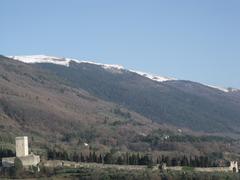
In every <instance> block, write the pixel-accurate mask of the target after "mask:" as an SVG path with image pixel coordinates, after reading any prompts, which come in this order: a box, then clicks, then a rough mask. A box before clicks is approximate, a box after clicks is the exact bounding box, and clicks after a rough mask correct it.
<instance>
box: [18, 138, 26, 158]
mask: <svg viewBox="0 0 240 180" xmlns="http://www.w3.org/2000/svg"><path fill="white" fill-rule="evenodd" d="M24 156H28V137H27V136H22V137H16V157H24Z"/></svg>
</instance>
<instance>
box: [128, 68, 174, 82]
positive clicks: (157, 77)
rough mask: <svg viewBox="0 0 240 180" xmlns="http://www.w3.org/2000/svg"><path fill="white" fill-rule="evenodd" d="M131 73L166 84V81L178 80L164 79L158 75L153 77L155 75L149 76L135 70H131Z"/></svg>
mask: <svg viewBox="0 0 240 180" xmlns="http://www.w3.org/2000/svg"><path fill="white" fill-rule="evenodd" d="M130 71H131V72H134V73H137V74H139V75H141V76H144V77H146V78H149V79H151V80H153V81H158V82H164V81H172V80H176V79H174V78H168V77H163V76H157V75H153V74H149V73H145V72H141V71H135V70H130Z"/></svg>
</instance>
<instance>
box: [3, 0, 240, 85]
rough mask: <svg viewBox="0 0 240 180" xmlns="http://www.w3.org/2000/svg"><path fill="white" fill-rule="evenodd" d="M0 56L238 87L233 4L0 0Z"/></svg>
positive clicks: (239, 48)
mask: <svg viewBox="0 0 240 180" xmlns="http://www.w3.org/2000/svg"><path fill="white" fill-rule="evenodd" d="M0 54H3V55H32V54H46V55H54V56H64V57H73V58H79V59H83V60H93V61H96V62H101V63H111V64H121V65H123V66H125V67H126V68H130V69H135V70H141V71H146V72H152V73H154V74H159V75H164V76H170V77H175V78H178V79H187V80H193V81H198V82H202V83H207V84H211V85H218V86H223V87H229V86H231V87H237V88H240V1H239V0H38V1H37V0H0Z"/></svg>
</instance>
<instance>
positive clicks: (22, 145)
mask: <svg viewBox="0 0 240 180" xmlns="http://www.w3.org/2000/svg"><path fill="white" fill-rule="evenodd" d="M16 157H17V158H19V159H20V160H21V161H22V164H23V166H37V165H38V164H39V163H40V157H39V156H37V155H34V154H29V153H28V137H27V136H22V137H16ZM16 157H7V158H2V165H3V167H11V166H14V160H15V158H16Z"/></svg>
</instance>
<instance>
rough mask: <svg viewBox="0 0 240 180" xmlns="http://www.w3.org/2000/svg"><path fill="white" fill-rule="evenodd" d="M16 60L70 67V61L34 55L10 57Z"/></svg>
mask: <svg viewBox="0 0 240 180" xmlns="http://www.w3.org/2000/svg"><path fill="white" fill-rule="evenodd" d="M8 57H9V58H12V59H14V60H18V61H21V62H24V63H52V64H58V65H63V66H69V61H70V60H69V59H66V58H59V57H54V56H45V55H33V56H8Z"/></svg>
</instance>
